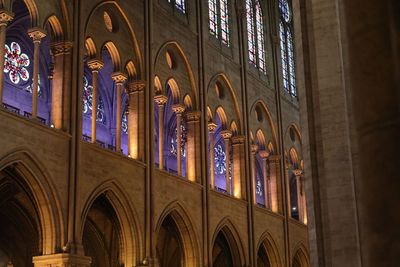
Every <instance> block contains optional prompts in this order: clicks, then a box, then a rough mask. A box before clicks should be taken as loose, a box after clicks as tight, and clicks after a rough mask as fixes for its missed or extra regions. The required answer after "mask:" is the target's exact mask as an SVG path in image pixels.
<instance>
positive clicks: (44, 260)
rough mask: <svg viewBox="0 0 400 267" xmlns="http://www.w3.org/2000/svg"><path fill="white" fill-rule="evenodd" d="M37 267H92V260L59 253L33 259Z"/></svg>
mask: <svg viewBox="0 0 400 267" xmlns="http://www.w3.org/2000/svg"><path fill="white" fill-rule="evenodd" d="M32 262H33V264H34V266H35V267H90V264H91V262H92V259H91V258H90V257H86V256H82V255H73V254H68V253H58V254H52V255H44V256H37V257H33V260H32Z"/></svg>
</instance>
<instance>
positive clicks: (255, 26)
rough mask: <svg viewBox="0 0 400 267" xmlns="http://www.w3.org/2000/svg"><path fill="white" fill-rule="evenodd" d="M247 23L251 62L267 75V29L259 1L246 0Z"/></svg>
mask: <svg viewBox="0 0 400 267" xmlns="http://www.w3.org/2000/svg"><path fill="white" fill-rule="evenodd" d="M246 22H247V46H248V52H249V62H250V63H251V64H252V65H254V66H255V67H257V68H258V69H259V70H260V71H262V72H263V73H266V54H265V32H264V30H265V29H264V20H263V15H262V10H261V5H260V2H259V1H258V0H246Z"/></svg>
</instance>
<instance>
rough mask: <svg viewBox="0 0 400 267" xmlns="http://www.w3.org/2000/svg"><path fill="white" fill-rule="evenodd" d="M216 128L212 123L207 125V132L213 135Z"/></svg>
mask: <svg viewBox="0 0 400 267" xmlns="http://www.w3.org/2000/svg"><path fill="white" fill-rule="evenodd" d="M216 128H217V125H216V124H215V123H213V122H209V123H208V131H209V132H210V133H214V131H215V129H216Z"/></svg>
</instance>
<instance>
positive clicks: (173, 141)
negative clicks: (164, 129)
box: [170, 124, 187, 158]
mask: <svg viewBox="0 0 400 267" xmlns="http://www.w3.org/2000/svg"><path fill="white" fill-rule="evenodd" d="M186 141H187V132H186V127H185V126H184V125H183V124H181V156H182V157H183V158H185V157H186ZM177 143H178V128H176V129H175V135H174V136H173V138H171V149H170V152H171V154H172V155H174V156H177V154H178V153H177V152H178V151H177Z"/></svg>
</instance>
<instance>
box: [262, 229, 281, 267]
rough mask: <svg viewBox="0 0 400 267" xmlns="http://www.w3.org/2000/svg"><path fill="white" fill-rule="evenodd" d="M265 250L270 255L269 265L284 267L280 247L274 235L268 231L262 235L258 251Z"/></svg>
mask: <svg viewBox="0 0 400 267" xmlns="http://www.w3.org/2000/svg"><path fill="white" fill-rule="evenodd" d="M259 249H264V250H265V252H266V253H267V255H268V259H269V261H270V262H269V263H270V265H271V267H282V266H283V265H282V259H281V256H280V255H279V250H278V247H277V245H276V243H275V241H274V238H273V237H272V235H271V234H270V233H269V232H268V231H266V232H264V233H263V234H262V236H261V238H260V240H259V242H258V245H257V250H259Z"/></svg>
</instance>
